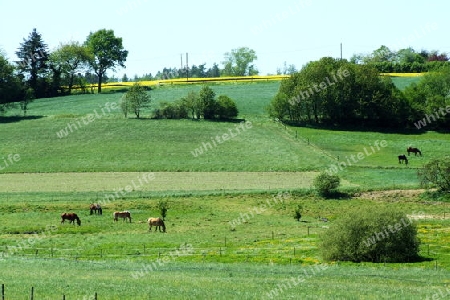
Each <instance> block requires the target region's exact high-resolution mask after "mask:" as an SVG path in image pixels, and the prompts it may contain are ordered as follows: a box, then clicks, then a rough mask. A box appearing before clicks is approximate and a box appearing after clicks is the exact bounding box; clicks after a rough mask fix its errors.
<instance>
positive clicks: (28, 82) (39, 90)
mask: <svg viewBox="0 0 450 300" xmlns="http://www.w3.org/2000/svg"><path fill="white" fill-rule="evenodd" d="M16 55H17V57H18V59H19V60H17V61H15V64H10V63H9V62H8V60H7V58H6V56H5V54H3V53H0V112H6V111H7V109H9V108H12V107H17V106H20V107H21V109H22V110H23V112H24V114H26V112H27V110H28V104H29V103H30V102H31V101H32V100H33V99H36V98H42V97H54V96H59V95H65V94H70V93H71V92H72V90H73V87H74V86H75V85H77V86H79V87H80V88H81V89H82V90H83V91H85V92H89V90H88V89H87V88H86V86H87V84H90V83H95V82H96V83H97V85H98V87H97V89H98V92H99V93H100V92H101V83H104V82H105V81H106V79H107V77H106V71H107V70H111V69H112V70H113V69H114V68H115V67H117V66H121V67H125V65H124V63H125V61H126V58H127V55H128V51H126V50H124V49H123V46H122V39H121V38H119V37H116V36H115V35H114V32H113V31H112V30H106V29H101V30H99V31H96V32H93V33H90V34H89V36H88V38H87V40H86V41H85V42H84V43H83V44H80V43H78V42H69V43H66V44H60V45H59V46H58V48H57V49H56V50H55V51H53V52H50V51H49V50H48V46H47V44H46V43H45V42H44V40H43V38H42V35H41V34H40V33H39V32H38V31H37V30H36V29H35V28H34V29H33V30H32V32H31V33H30V34H29V36H28V37H27V38H24V39H23V42H22V43H21V44H20V46H19V48H18V49H17V51H16ZM91 71H92V72H93V73H91ZM82 73H84V76H83V75H81V74H82Z"/></svg>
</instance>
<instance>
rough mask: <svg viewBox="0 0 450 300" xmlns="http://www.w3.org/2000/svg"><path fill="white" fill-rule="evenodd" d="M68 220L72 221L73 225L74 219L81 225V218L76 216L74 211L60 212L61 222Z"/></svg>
mask: <svg viewBox="0 0 450 300" xmlns="http://www.w3.org/2000/svg"><path fill="white" fill-rule="evenodd" d="M66 220H69V224H70V223H72V224H74V225H75V220H76V221H77V224H78V226H81V220H80V218H79V217H78V216H77V214H76V213H63V214H61V223H64V221H66Z"/></svg>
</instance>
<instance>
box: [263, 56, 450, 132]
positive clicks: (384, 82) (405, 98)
mask: <svg viewBox="0 0 450 300" xmlns="http://www.w3.org/2000/svg"><path fill="white" fill-rule="evenodd" d="M449 95H450V67H449V66H442V67H441V68H440V69H438V71H435V72H429V73H427V74H425V75H424V76H423V78H422V79H421V81H420V82H419V83H417V84H412V85H410V86H408V87H407V88H406V89H405V90H403V91H400V90H399V89H398V88H397V87H396V86H395V85H394V84H393V82H392V80H391V78H390V77H388V76H380V74H379V70H378V69H377V68H376V67H375V66H373V65H372V64H355V63H352V62H349V61H347V60H340V59H334V58H330V57H325V58H322V59H320V60H319V61H314V62H310V63H308V64H306V65H305V66H304V67H303V68H302V69H301V70H300V71H299V72H297V73H294V74H293V75H292V76H291V77H290V78H288V79H285V80H283V81H282V83H281V86H280V89H279V91H278V93H277V95H276V96H275V97H274V99H273V100H272V102H271V103H270V105H269V107H268V110H269V113H270V115H271V116H272V117H274V118H278V119H280V120H283V121H285V122H290V123H297V124H317V125H318V124H325V125H334V126H347V125H358V126H370V127H397V128H405V127H412V125H413V124H414V122H417V121H418V120H420V119H423V118H424V116H426V115H433V116H437V117H433V122H431V123H430V122H428V125H427V129H435V128H445V127H447V128H448V125H450V114H443V113H439V114H438V115H437V114H436V111H438V112H440V111H441V110H442V108H444V109H445V108H446V107H447V106H448V105H449V104H450V100H449Z"/></svg>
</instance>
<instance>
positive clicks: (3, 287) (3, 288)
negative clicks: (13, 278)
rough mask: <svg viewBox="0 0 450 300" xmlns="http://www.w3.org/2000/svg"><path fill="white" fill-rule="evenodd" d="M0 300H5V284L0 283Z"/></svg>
mask: <svg viewBox="0 0 450 300" xmlns="http://www.w3.org/2000/svg"><path fill="white" fill-rule="evenodd" d="M2 300H5V284H4V283H2Z"/></svg>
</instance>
